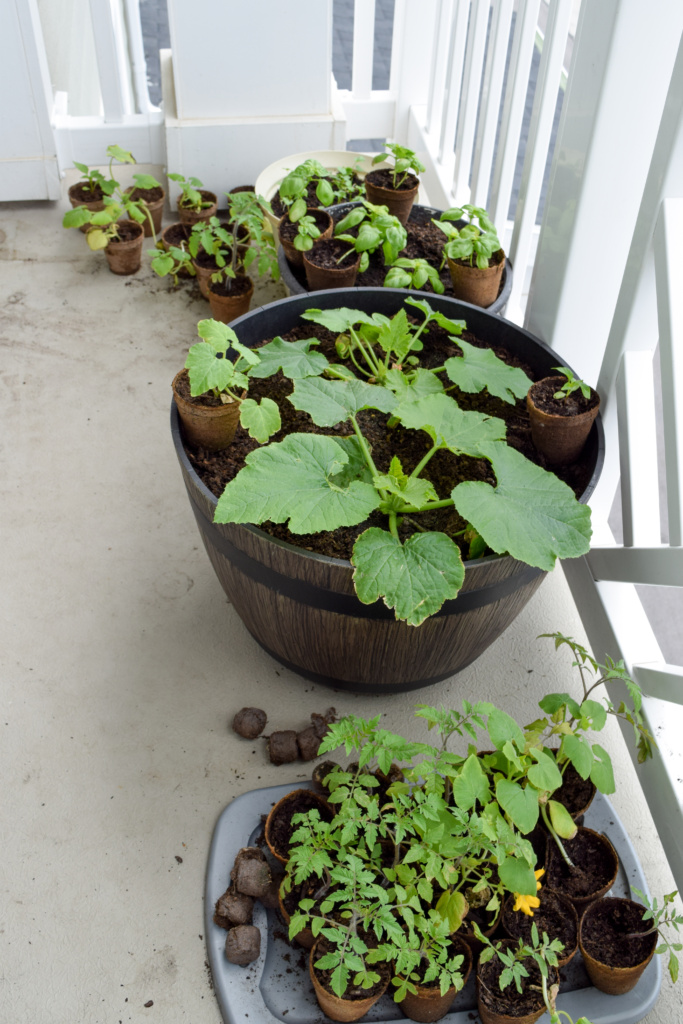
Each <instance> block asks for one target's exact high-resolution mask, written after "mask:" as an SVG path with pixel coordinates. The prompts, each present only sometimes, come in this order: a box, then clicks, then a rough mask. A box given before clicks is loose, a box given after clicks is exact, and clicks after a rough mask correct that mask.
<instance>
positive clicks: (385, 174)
mask: <svg viewBox="0 0 683 1024" xmlns="http://www.w3.org/2000/svg"><path fill="white" fill-rule="evenodd" d="M392 177H393V172H392V171H390V170H387V169H380V170H377V171H370V173H369V174H366V175H365V194H366V196H367V197H368V202H369V203H373V205H374V206H386V207H387V209H388V210H389V213H390V214H392V216H394V217H398V219H399V220H400V222H401V224H402V225H403V227H405V226H406V224H407V222H408V217H409V216H410V211H411V209H412V207H413V203H414V202H415V200H416V199H417V193H418V192H419V190H420V180H419V178H417V177H416V176H415V175H414V174H409V175H408V176H407V178H406V179H405V183H404V184H405V186H406V187H405V188H387V187H386V182H387V181H389V182H391V180H392Z"/></svg>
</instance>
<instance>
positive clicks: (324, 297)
mask: <svg viewBox="0 0 683 1024" xmlns="http://www.w3.org/2000/svg"><path fill="white" fill-rule="evenodd" d="M411 295H414V292H409V291H407V290H403V289H389V288H387V289H382V288H353V289H347V290H341V289H333V290H328V291H320V292H316V293H315V296H311V295H308V294H305V295H300V296H299V295H297V296H292V297H290V298H287V299H281V300H280V301H278V302H274V303H272V304H271V305H269V306H266V307H262V308H260V309H256V310H253V311H252V312H250V313H247V314H245V315H244V316H242V317H239V318H238V319H237V320H234V321H233V323H232V327H233V329H234V330H235V332H236V334H237V336H238V337H239V339H240V341H241V342H243V343H244V344H246V345H253V344H255V343H256V342H258V341H261V340H262V339H264V338H271V337H274V336H275V335H277V334H284V333H285V332H286V331H289V330H291V329H292V328H293V327H294V326H295V325H297V324H298V323H299V315H300V313H302V312H304V311H305V310H306V309H307V308H309V307H313V306H315V307H316V308H320V309H334V308H336V307H338V306H348V307H351V308H353V309H362V310H364V311H365V312H373V311H374V312H381V313H384V314H386V315H388V316H390V315H392V314H393V313H395V312H397V311H398V309H400V308H401V307H402V305H403V302H404V300H405V298H407V297H408V296H411ZM429 301H430V303H431V304H432V305H433V307H434V308H438V309H440V310H441V311H442V312H443V313H444V314H445V315H446V316H448V317H451V318H453V319H465V320H466V321H467V324H468V327H469V328H470V329H471V330H473V331H474V332H475V333H476V334H477V335H478V336H479V337H480V338H482V339H484V340H486V341H489V342H491V343H493V342H495V344H496V345H503V346H505V347H507V348H508V349H510V350H511V351H512V352H514V353H516V354H518V355H519V356H521V357H522V358H523V359H524V360H525V362H526V363H528V364H529V365H530V366H531V367H532V368H533V370H534V371H535V372H536V373H537V374H538V375H539V376H545V375H546V374H547V372H548V371H549V370H550V369H551V368H552V367H553V366H558V365H567V362H566V360H565V359H564V358H561V357H560V356H558V355H557V354H555V353H553V352H552V350H551V349H549V348H548V347H547V346H546V345H544V344H543V343H542V342H541V341H539V340H538V339H537V338H534V337H533V335H531V334H529V333H528V332H527V331H524V330H522V329H521V328H520V327H517V326H516V325H515V324H512V323H510V322H508V321H507V320H503V319H502V318H501V317H499V316H495V315H492V314H490V313H488V312H486V311H485V310H482V309H479V308H477V307H475V306H470V305H468V304H467V303H463V302H456V301H455V300H454V299H448V298H444V297H443V296H430V299H429ZM171 430H172V434H173V441H174V444H175V449H176V454H177V456H178V460H179V462H180V466H181V469H182V473H183V477H184V480H185V485H186V487H187V492H188V495H189V498H190V504H191V506H192V511H193V512H194V515H195V518H196V520H197V525H198V526H199V530H200V533H201V535H202V540H203V541H204V545H205V547H206V550H207V553H208V555H209V558H210V559H211V563H212V565H213V567H214V569H215V570H216V574H217V576H218V579H219V580H220V582H221V585H222V587H223V589H224V590H225V593H226V594H227V596H228V598H229V600H230V602H231V604H232V605H233V607H234V608H235V610H236V611H237V613H238V614H239V616H240V617H241V619H242V621H243V622H244V624H245V626H246V627H247V629H248V630H249V632H250V633H251V634H252V636H253V637H254V638H255V639H256V640H257V642H258V643H259V644H260V645H261V646H262V647H263V648H264V649H265V650H266V651H268V653H269V654H271V655H272V656H273V657H274V658H276V659H277V660H278V661H280V662H281V663H282V664H283V665H285V666H287V667H288V668H291V669H293V670H294V671H295V672H298V673H299V674H300V675H302V676H304V677H306V678H308V679H313V680H315V681H316V682H321V683H324V684H328V685H330V686H334V687H337V688H340V689H346V690H351V691H354V692H358V693H400V692H403V691H407V690H414V689H419V688H420V687H424V686H430V685H431V684H432V683H436V682H439V681H440V680H442V679H445V678H447V677H448V676H451V675H453V674H454V673H456V672H459V671H460V670H461V669H463V668H465V666H466V665H469V664H470V662H472V661H474V660H475V658H477V657H478V656H479V655H480V654H482V652H483V651H485V650H486V648H487V647H488V646H489V645H490V644H491V643H493V641H494V640H496V638H497V637H498V636H500V634H501V633H502V632H503V631H504V630H505V629H506V628H507V627H508V626H509V625H510V623H511V622H512V621H513V620H514V619H515V617H516V616H517V615H518V614H519V612H520V611H521V610H522V608H524V606H525V605H526V603H527V601H528V600H529V599H530V598H531V597H532V595H533V594H534V593H535V592H536V590H537V589H538V587H539V586H540V585H541V582H542V581H543V578H544V576H545V573H544V572H543V571H542V570H540V569H536V568H532V567H530V566H528V565H525V564H524V563H522V562H518V561H516V560H515V559H513V558H510V557H509V556H507V555H503V556H498V555H492V556H489V557H486V558H480V559H477V560H475V561H469V562H466V563H465V565H466V572H465V582H464V585H463V588H462V590H461V591H460V593H459V595H458V597H457V598H455V599H454V600H452V601H447V602H446V603H445V604H444V605H443V607H442V608H441V610H440V611H439V612H438V613H437V614H436V615H434V616H432V617H431V618H429V619H427V620H425V622H423V623H422V624H421V625H420V626H418V627H414V626H408V625H406V624H405V623H403V622H397V621H396V619H395V618H394V614H393V612H392V611H390V610H389V609H388V608H387V607H386V606H385V605H384V603H383V602H382V601H378V602H376V603H375V604H372V605H364V604H362V603H361V602H360V601H359V600H358V598H357V597H356V595H355V592H354V588H353V582H352V573H353V569H352V566H351V563H350V562H348V561H345V560H342V559H338V558H328V557H325V556H323V555H319V554H315V553H312V552H309V551H305V550H303V549H301V548H297V547H294V546H293V545H292V544H289V543H286V542H284V541H281V540H277V539H275V538H273V537H270V536H269V535H268V534H266V533H264V531H263V530H261V529H259V528H258V527H256V526H249V525H236V524H228V525H218V524H214V523H213V513H214V509H215V507H216V501H217V499H216V498H215V496H214V495H213V494H212V493H211V492H210V491H209V490H208V488H207V487H206V486H205V485H204V484H203V483H202V481H201V480H200V479H199V477H198V476H197V474H196V472H195V471H194V469H193V468H192V465H191V463H190V461H189V459H188V457H187V455H186V453H185V450H184V447H183V443H182V438H181V435H180V427H179V422H178V417H177V414H176V410H175V405H174V404H173V405H172V407H171ZM587 452H588V453H589V457H590V459H591V466H592V467H593V474H592V478H591V480H590V483H589V485H588V486H587V488H586V490H585V492H584V494H583V495H582V500H583V501H586V500H587V499H588V497H589V495H590V494H591V493H592V491H593V489H594V487H595V484H596V483H597V480H598V477H599V475H600V471H601V468H602V462H603V457H604V435H603V432H602V425H601V423H600V419H599V418H598V420H596V422H595V424H594V426H593V430H592V433H591V436H590V438H589V441H588V445H587Z"/></svg>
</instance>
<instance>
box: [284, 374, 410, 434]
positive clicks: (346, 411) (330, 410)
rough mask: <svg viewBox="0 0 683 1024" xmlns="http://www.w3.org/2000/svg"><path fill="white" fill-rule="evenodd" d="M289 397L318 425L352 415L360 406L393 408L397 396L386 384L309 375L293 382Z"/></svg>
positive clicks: (330, 423) (321, 425) (387, 409)
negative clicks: (378, 384)
mask: <svg viewBox="0 0 683 1024" xmlns="http://www.w3.org/2000/svg"><path fill="white" fill-rule="evenodd" d="M289 401H290V402H291V403H292V405H293V406H294V408H295V409H299V410H300V411H302V412H307V413H308V415H309V416H310V417H311V418H312V420H313V422H314V423H315V424H316V425H317V426H319V427H333V426H334V425H335V424H336V423H340V422H343V421H344V420H347V419H348V418H349V417H350V416H355V414H356V413H357V412H359V410H360V409H379V410H380V411H381V412H386V413H390V412H392V410H393V408H394V405H395V404H396V398H395V397H394V395H393V394H392V392H391V391H389V390H388V389H387V388H383V387H378V386H377V385H375V384H366V383H365V382H364V381H361V380H349V381H341V380H325V379H324V378H322V377H308V378H306V379H305V380H297V381H295V383H294V391H293V393H292V394H291V395H290V396H289Z"/></svg>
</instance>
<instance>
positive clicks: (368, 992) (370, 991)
mask: <svg viewBox="0 0 683 1024" xmlns="http://www.w3.org/2000/svg"><path fill="white" fill-rule="evenodd" d="M365 939H366V941H367V940H368V939H370V941H368V945H369V946H370V945H371V939H372V937H371V936H370V937H369V936H367V935H366V936H365ZM375 941H376V940H375ZM335 949H336V947H335V946H333V945H332V943H331V942H328V941H327V939H326V938H324V937H322V936H321V937H320V938H319V939H318V943H317V947H316V956H315V960H314V961H313V966H314V967H315V961H316V960H320V959H321V957H323V956H325V954H326V953H333V952H334V951H335ZM371 969H372V970H373V971H376V973H377V974H379V976H380V980H379V981H378V982H375V984H374V985H372V986H371V987H370V988H361V987H360V985H354V984H352V983H350V984H349V987H348V988H347V990H346V992H345V993H344V995H343V996H342V998H343V999H372V997H373V996H376V995H378V994H379V993H380V992H383V991H384V989H385V988H386V985H387V979H388V978H389V976H390V974H391V967H390V965H389V964H383V963H379V964H372V967H371ZM315 974H316V977H317V979H318V981H319V982H320V984H321V985H322V987H323V988H324V989H326V990H327V991H328V992H329V993H331V995H333V996H336V992H335V991H334V989H333V988H332V984H331V981H332V974H333V971H332V970H322V971H321V970H319V969H318V968H317V967H316V968H315Z"/></svg>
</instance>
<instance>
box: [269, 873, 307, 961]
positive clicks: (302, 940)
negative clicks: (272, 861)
mask: <svg viewBox="0 0 683 1024" xmlns="http://www.w3.org/2000/svg"><path fill="white" fill-rule="evenodd" d="M278 860H279V858H278ZM277 899H278V906H279V908H280V913H281V914H282V920H283V921H284V922H285V924H286V925H287V928H289V922H290V921H291V920H292V918H291V915H290V914H289V913H288V911H287V907H286V906H285V901H284V900H283V898H282V893H281V892H279V891H278V894H277ZM292 942H296V943H297V945H299V946H303V948H304V949H313V946H314V945H315V935H314V934H313V931H312V929H311V928H302V930H301V931H300V932H297V934H296V935H295V936H294V938H293V939H292Z"/></svg>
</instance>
